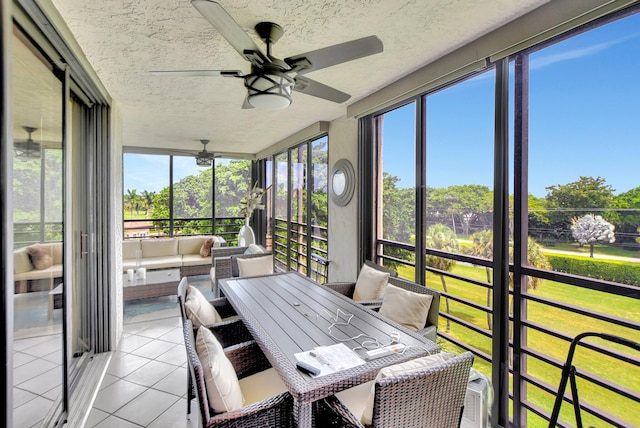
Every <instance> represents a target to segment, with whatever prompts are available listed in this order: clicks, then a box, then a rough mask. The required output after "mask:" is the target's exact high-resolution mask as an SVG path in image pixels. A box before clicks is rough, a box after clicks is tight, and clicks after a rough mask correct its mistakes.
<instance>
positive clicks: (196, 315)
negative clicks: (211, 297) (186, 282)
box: [184, 285, 222, 327]
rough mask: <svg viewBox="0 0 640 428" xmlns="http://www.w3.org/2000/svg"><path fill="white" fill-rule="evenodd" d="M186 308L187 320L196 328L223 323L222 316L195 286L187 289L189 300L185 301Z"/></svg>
mask: <svg viewBox="0 0 640 428" xmlns="http://www.w3.org/2000/svg"><path fill="white" fill-rule="evenodd" d="M184 308H185V311H186V312H187V318H189V319H190V320H191V322H192V323H193V326H194V327H200V326H203V325H210V324H215V323H219V322H220V321H222V318H220V314H218V311H216V308H214V307H213V305H212V304H211V303H209V301H208V300H207V298H206V297H204V295H203V294H202V293H201V292H200V290H198V289H197V288H195V287H194V286H192V285H190V286H189V288H188V289H187V298H186V299H185V301H184Z"/></svg>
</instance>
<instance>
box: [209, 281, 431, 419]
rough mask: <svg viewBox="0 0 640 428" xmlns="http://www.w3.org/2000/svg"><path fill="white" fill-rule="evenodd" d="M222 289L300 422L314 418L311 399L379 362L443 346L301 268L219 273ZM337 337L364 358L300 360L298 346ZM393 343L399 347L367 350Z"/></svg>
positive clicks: (361, 378) (370, 374) (359, 380)
mask: <svg viewBox="0 0 640 428" xmlns="http://www.w3.org/2000/svg"><path fill="white" fill-rule="evenodd" d="M220 289H221V291H222V292H223V293H224V295H225V296H226V297H227V299H228V301H229V302H230V303H231V305H232V306H233V307H234V309H235V310H236V312H237V313H238V315H240V317H241V318H242V320H243V322H244V323H245V324H246V326H247V328H248V330H249V332H250V333H251V334H252V336H253V338H254V340H255V341H256V342H257V344H258V345H259V346H260V348H261V349H262V351H263V352H264V354H265V356H266V357H267V359H268V360H269V361H270V363H271V365H272V367H273V368H274V369H275V370H276V371H277V373H278V374H279V375H280V377H281V378H282V381H283V382H284V384H285V385H286V387H287V389H288V390H289V392H290V393H291V395H292V397H293V403H294V404H293V406H294V408H293V416H294V423H295V426H297V427H304V428H310V427H312V426H313V425H314V421H313V403H314V402H316V401H318V400H321V399H323V398H326V397H328V396H331V395H333V394H335V393H337V392H340V391H342V390H344V389H348V388H351V387H354V386H357V385H360V384H363V383H365V382H368V381H371V380H373V379H374V378H375V377H376V375H377V373H378V371H379V370H380V369H381V368H383V367H387V366H389V365H392V364H397V363H401V362H404V361H408V360H412V359H415V358H418V357H422V356H426V355H430V354H434V353H437V352H440V347H439V346H438V345H437V344H436V343H434V342H433V341H431V340H428V339H426V338H424V337H422V336H420V335H418V334H415V333H413V332H412V331H410V330H408V329H406V328H404V327H403V326H401V325H399V324H397V323H395V322H393V321H391V320H389V319H387V318H385V317H383V316H381V315H380V314H378V313H377V312H376V311H374V310H372V309H370V308H367V307H365V306H364V305H360V304H358V303H357V302H355V301H353V300H351V299H350V298H348V297H346V296H343V295H342V294H339V293H337V292H335V291H333V290H331V289H329V288H328V287H324V286H323V285H321V284H319V283H317V282H315V281H314V280H312V279H310V278H308V277H306V276H305V275H303V274H301V273H298V272H284V273H276V274H273V275H265V276H256V277H246V278H227V279H222V280H220ZM338 344H343V345H345V346H346V347H347V348H349V349H350V350H351V351H352V352H353V353H355V354H356V355H357V356H359V357H360V360H361V363H359V364H357V365H355V366H353V367H350V368H347V369H343V370H337V371H334V372H332V373H329V374H324V375H320V376H314V375H311V374H309V373H306V372H304V371H302V370H300V369H299V368H298V367H297V362H298V360H299V356H300V355H301V353H303V354H304V353H310V352H311V355H314V354H313V350H314V349H319V348H318V347H330V346H332V345H338ZM391 344H394V346H395V345H400V348H402V349H401V351H399V352H391V353H390V354H389V355H384V354H382V356H373V355H370V354H373V353H375V352H376V351H375V350H376V349H381V348H385V347H387V346H389V345H391ZM340 346H341V345H340ZM334 347H335V346H334ZM321 349H327V348H321ZM351 351H349V352H351Z"/></svg>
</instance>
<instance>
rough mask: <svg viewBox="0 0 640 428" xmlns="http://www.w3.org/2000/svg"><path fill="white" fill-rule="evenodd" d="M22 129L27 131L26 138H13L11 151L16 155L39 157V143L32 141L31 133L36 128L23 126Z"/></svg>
mask: <svg viewBox="0 0 640 428" xmlns="http://www.w3.org/2000/svg"><path fill="white" fill-rule="evenodd" d="M22 129H24V130H25V131H27V134H29V137H28V138H27V139H26V140H22V141H20V140H15V141H14V142H13V151H14V153H15V155H16V156H18V157H22V158H39V157H40V143H38V142H37V141H33V138H31V134H33V133H34V132H36V131H37V130H38V128H34V127H32V126H23V127H22Z"/></svg>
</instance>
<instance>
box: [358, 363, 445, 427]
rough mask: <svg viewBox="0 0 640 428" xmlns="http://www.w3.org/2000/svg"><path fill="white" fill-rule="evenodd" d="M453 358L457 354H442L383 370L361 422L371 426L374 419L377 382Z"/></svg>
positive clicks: (373, 386)
mask: <svg viewBox="0 0 640 428" xmlns="http://www.w3.org/2000/svg"><path fill="white" fill-rule="evenodd" d="M453 357H455V354H452V353H449V352H440V353H438V354H433V355H428V356H426V357H420V358H416V359H415V360H411V361H405V362H404V363H400V364H394V365H392V366H389V367H385V368H383V369H381V370H380V371H379V372H378V375H377V376H376V378H375V379H374V381H373V384H372V385H371V386H370V387H369V396H368V397H367V399H366V404H365V407H364V410H363V412H362V416H361V418H360V421H361V422H362V423H363V424H365V425H371V419H372V418H373V399H374V397H375V395H376V390H375V382H376V381H377V380H378V379H384V378H388V377H392V376H398V375H401V374H405V373H411V372H414V371H416V370H420V369H424V368H427V367H432V366H436V365H438V364H440V363H443V362H445V361H447V360H449V359H451V358H453ZM407 398H408V399H410V397H407ZM354 414H355V413H354ZM356 416H357V415H356Z"/></svg>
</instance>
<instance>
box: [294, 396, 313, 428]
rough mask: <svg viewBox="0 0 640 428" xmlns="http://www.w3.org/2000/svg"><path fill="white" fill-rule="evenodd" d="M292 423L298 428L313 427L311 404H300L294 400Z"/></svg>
mask: <svg viewBox="0 0 640 428" xmlns="http://www.w3.org/2000/svg"><path fill="white" fill-rule="evenodd" d="M293 423H294V425H295V426H296V427H298V428H312V427H313V404H312V403H300V402H298V401H296V400H295V399H294V402H293Z"/></svg>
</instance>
